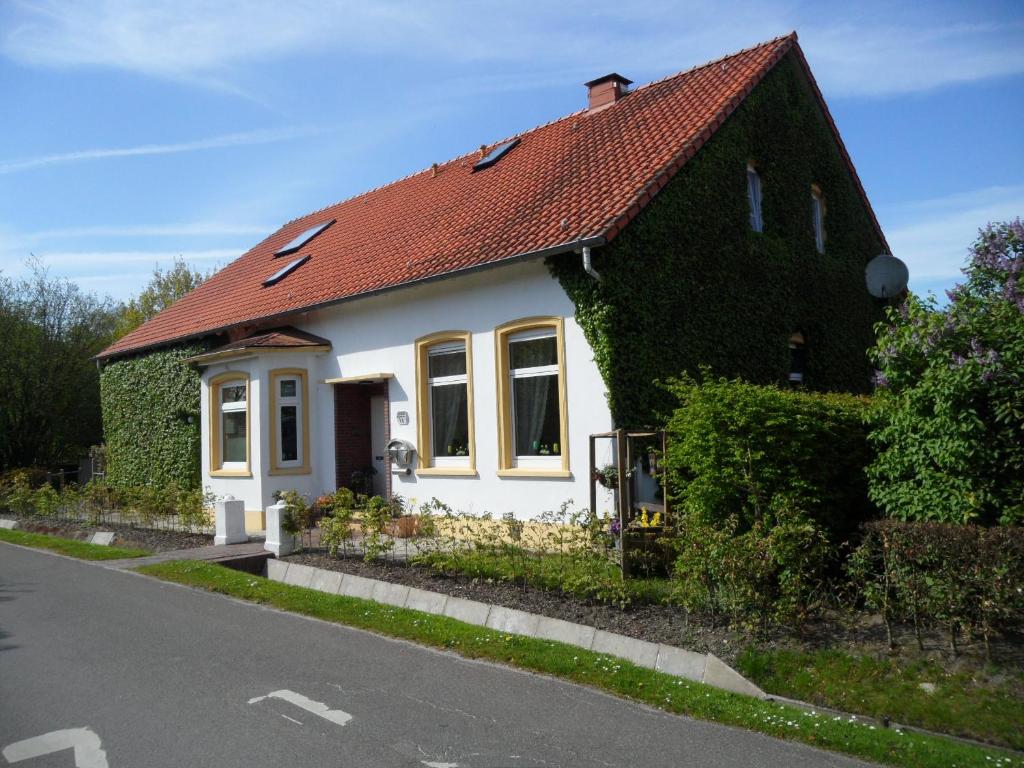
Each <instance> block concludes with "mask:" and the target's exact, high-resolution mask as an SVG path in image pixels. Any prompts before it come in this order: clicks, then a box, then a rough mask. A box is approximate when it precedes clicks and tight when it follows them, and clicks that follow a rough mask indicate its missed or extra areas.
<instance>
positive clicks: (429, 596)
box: [405, 587, 448, 615]
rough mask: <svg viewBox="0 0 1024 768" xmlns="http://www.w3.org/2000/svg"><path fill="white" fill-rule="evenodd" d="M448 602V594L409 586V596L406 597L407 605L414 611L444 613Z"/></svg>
mask: <svg viewBox="0 0 1024 768" xmlns="http://www.w3.org/2000/svg"><path fill="white" fill-rule="evenodd" d="M446 602H448V595H443V594H441V593H440V592H429V591H427V590H425V589H417V588H416V587H409V596H408V597H406V599H405V607H406V608H411V609H412V610H414V611H423V612H424V613H434V614H440V615H444V604H445V603H446Z"/></svg>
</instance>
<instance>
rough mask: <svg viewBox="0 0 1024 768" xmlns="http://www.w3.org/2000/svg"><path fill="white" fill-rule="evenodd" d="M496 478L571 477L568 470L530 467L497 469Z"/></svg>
mask: <svg viewBox="0 0 1024 768" xmlns="http://www.w3.org/2000/svg"><path fill="white" fill-rule="evenodd" d="M498 477H538V478H542V477H546V478H558V477H561V478H567V477H572V472H570V471H569V470H568V469H533V468H532V467H515V468H514V469H499V470H498Z"/></svg>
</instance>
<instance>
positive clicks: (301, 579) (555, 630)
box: [267, 559, 767, 699]
mask: <svg viewBox="0 0 1024 768" xmlns="http://www.w3.org/2000/svg"><path fill="white" fill-rule="evenodd" d="M267 578H268V579H270V580H271V581H277V582H280V583H282V584H289V585H291V586H296V587H305V588H307V589H315V590H317V591H319V592H326V593H328V594H332V595H344V596H347V597H358V598H362V599H363V600H372V601H373V602H377V603H381V604H383V605H392V606H395V607H397V608H409V609H411V610H416V611H422V612H424V613H431V614H435V615H438V616H447V617H449V618H452V619H456V620H458V621H462V622H465V623H466V624H475V625H477V626H481V627H487V628H489V629H493V630H496V631H499V632H505V633H507V634H516V635H524V636H526V637H535V638H538V639H541V640H551V641H555V642H560V643H565V644H566V645H574V646H577V647H579V648H583V649H585V650H588V651H594V652H596V653H603V654H606V655H608V656H615V657H617V658H622V659H625V660H626V661H630V662H632V663H633V664H636V665H637V666H641V667H646V668H648V669H655V670H657V671H659V672H664V673H666V674H669V675H673V676H675V677H681V678H684V679H686V680H692V681H694V682H698V683H704V684H706V685H710V686H713V687H715V688H721V689H723V690H726V691H731V692H733V693H741V694H744V695H746V696H754V697H756V698H759V699H764V698H767V696H766V694H765V692H764V691H762V690H761V689H760V688H758V687H757V686H756V685H754V684H753V683H752V682H750V681H749V680H747V679H746V678H745V677H743V676H742V675H741V674H740V673H739V672H736V671H735V670H734V669H732V667H730V666H729V665H727V664H726V663H725V662H723V661H722V660H721V659H719V658H718V657H717V656H715V655H714V654H711V653H707V654H705V653H696V652H694V651H688V650H686V649H684V648H677V647H675V646H671V645H665V644H663V643H650V642H647V641H645V640H637V639H635V638H632V637H627V636H625V635H619V634H616V633H614V632H606V631H604V630H602V629H597V628H596V627H589V626H586V625H583V624H575V623H573V622H570V621H563V620H562V619H553V618H550V617H548V616H541V615H539V614H535V613H528V612H526V611H520V610H516V609H514V608H506V607H504V606H499V605H489V604H487V603H482V602H479V601H477V600H467V599H465V598H461V597H454V596H450V595H446V594H443V593H441V592H431V591H429V590H424V589H417V588H416V587H408V586H405V585H402V584H395V583H393V582H389V581H381V580H379V579H369V578H366V577H365V576H356V575H354V574H349V573H340V572H338V571H330V570H327V569H324V568H314V567H313V566H309V565H303V564H301V563H289V562H285V561H283V560H276V559H271V560H267Z"/></svg>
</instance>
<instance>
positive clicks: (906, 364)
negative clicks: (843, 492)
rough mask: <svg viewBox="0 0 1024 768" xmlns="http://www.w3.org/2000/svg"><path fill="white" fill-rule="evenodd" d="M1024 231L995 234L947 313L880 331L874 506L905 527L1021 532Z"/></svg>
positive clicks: (908, 317)
mask: <svg viewBox="0 0 1024 768" xmlns="http://www.w3.org/2000/svg"><path fill="white" fill-rule="evenodd" d="M1022 268H1024V227H1022V226H1021V223H1020V221H1019V220H1018V221H1016V222H1012V223H1009V224H1001V225H995V226H990V227H989V228H988V229H986V230H985V231H983V232H982V233H981V236H980V237H979V239H978V241H977V242H976V243H975V244H974V246H973V248H972V249H971V258H970V262H969V263H968V265H967V267H966V268H965V269H964V274H965V275H966V281H965V282H964V284H962V285H960V286H958V287H957V288H956V289H955V290H953V291H951V292H950V303H949V305H948V306H947V307H946V308H939V307H938V306H937V304H936V302H935V300H934V298H932V297H930V298H928V299H925V300H922V299H919V298H917V297H914V296H910V297H909V298H908V299H907V300H906V302H905V303H904V304H903V305H902V306H900V307H898V308H892V309H890V310H889V312H888V315H887V320H888V322H887V324H884V325H883V324H880V325H879V326H878V343H877V345H876V346H875V348H874V349H873V350H872V358H873V359H874V361H875V363H876V365H877V366H878V368H879V372H878V382H879V391H878V396H877V398H876V401H877V408H876V409H875V411H874V415H873V430H872V432H871V439H872V441H873V442H874V443H875V445H876V446H877V449H878V456H877V459H876V460H875V461H874V463H873V464H872V465H871V467H870V470H869V476H870V483H871V487H870V490H871V498H872V499H873V500H874V501H875V502H876V503H877V504H878V505H879V506H880V507H882V508H883V509H884V510H885V511H886V513H887V514H889V515H890V516H892V517H896V518H899V519H902V520H935V521H942V522H950V523H965V522H978V523H982V524H986V525H990V524H993V523H997V522H999V523H1004V524H1005V523H1014V522H1016V523H1020V522H1024V386H1022V381H1024V285H1022V284H1020V283H1019V279H1020V276H1021V271H1022Z"/></svg>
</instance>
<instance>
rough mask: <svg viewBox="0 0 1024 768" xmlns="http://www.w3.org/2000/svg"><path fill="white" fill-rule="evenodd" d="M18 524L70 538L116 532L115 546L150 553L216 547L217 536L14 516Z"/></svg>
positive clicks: (19, 528)
mask: <svg viewBox="0 0 1024 768" xmlns="http://www.w3.org/2000/svg"><path fill="white" fill-rule="evenodd" d="M12 517H13V518H14V519H15V520H17V521H18V530H22V531H29V532H31V533H45V534H49V535H51V536H61V537H63V538H66V539H78V540H81V541H84V540H87V539H89V538H90V537H91V536H92V535H93V534H94V533H96V532H97V531H112V532H113V533H114V542H113V543H114V546H118V547H136V548H139V549H147V550H149V551H150V552H173V551H174V550H178V549H195V548H197V547H209V546H212V545H213V536H210V535H209V534H205V533H189V532H187V531H162V530H156V529H151V528H138V527H135V526H132V525H125V524H120V523H103V524H101V525H91V524H90V523H88V522H87V521H75V520H46V519H41V518H39V517H21V516H17V515H12Z"/></svg>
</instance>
